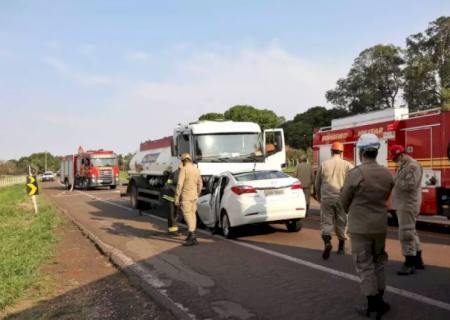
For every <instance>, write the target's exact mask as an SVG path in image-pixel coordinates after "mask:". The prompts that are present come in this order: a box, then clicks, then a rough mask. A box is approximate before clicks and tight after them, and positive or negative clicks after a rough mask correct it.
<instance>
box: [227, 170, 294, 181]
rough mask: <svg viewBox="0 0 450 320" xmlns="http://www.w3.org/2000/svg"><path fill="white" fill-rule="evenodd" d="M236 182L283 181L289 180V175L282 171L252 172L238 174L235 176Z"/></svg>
mask: <svg viewBox="0 0 450 320" xmlns="http://www.w3.org/2000/svg"><path fill="white" fill-rule="evenodd" d="M233 176H234V178H235V179H236V181H255V180H268V179H283V178H289V175H287V174H285V173H283V172H281V171H275V170H274V171H252V172H245V173H238V174H234V175H233Z"/></svg>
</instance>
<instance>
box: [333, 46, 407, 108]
mask: <svg viewBox="0 0 450 320" xmlns="http://www.w3.org/2000/svg"><path fill="white" fill-rule="evenodd" d="M403 64H404V60H403V58H402V55H401V49H400V48H399V47H396V46H393V45H381V44H380V45H376V46H373V47H371V48H368V49H366V50H364V51H362V52H361V53H360V54H359V56H358V57H357V58H356V59H355V61H354V62H353V65H352V67H351V69H350V71H349V73H348V74H347V77H346V78H344V79H339V80H338V81H337V83H336V88H335V89H333V90H329V91H327V92H326V95H325V97H326V99H327V101H328V102H330V103H332V104H333V105H335V106H337V107H340V108H345V109H347V110H348V111H350V112H351V113H352V114H356V113H363V112H368V111H375V110H381V109H386V108H393V107H394V106H395V103H396V98H397V94H398V92H399V90H400V88H401V87H402V70H401V66H402V65H403Z"/></svg>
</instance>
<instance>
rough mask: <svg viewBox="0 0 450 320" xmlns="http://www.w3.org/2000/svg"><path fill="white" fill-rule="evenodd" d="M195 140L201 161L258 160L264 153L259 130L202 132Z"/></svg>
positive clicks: (198, 158)
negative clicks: (250, 131) (217, 132)
mask: <svg viewBox="0 0 450 320" xmlns="http://www.w3.org/2000/svg"><path fill="white" fill-rule="evenodd" d="M194 141H195V154H196V158H197V160H199V161H202V160H203V161H214V160H218V161H228V160H231V161H247V160H248V161H257V160H259V158H261V159H262V155H263V153H262V144H261V138H260V134H259V133H258V132H254V133H231V134H230V133H226V134H223V133H221V134H202V135H196V136H195V139H194ZM256 158H258V159H256Z"/></svg>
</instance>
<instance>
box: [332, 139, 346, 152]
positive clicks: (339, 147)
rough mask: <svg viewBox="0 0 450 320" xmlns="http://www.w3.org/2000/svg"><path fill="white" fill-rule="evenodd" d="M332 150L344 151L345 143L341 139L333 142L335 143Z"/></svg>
mask: <svg viewBox="0 0 450 320" xmlns="http://www.w3.org/2000/svg"><path fill="white" fill-rule="evenodd" d="M331 150H333V151H340V152H344V145H343V144H342V143H340V142H339V141H336V142H333V144H332V145H331Z"/></svg>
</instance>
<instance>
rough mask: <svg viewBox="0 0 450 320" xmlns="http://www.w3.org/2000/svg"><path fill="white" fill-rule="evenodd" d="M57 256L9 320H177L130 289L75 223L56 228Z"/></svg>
mask: <svg viewBox="0 0 450 320" xmlns="http://www.w3.org/2000/svg"><path fill="white" fill-rule="evenodd" d="M56 232H57V236H58V238H59V243H58V246H57V251H56V252H57V254H56V256H55V257H54V258H52V259H51V260H50V261H49V262H48V263H46V264H45V265H44V266H43V268H42V269H41V273H42V276H41V278H40V280H39V281H38V283H36V284H35V285H34V287H33V288H30V289H29V290H28V291H27V293H26V296H25V297H23V298H22V299H20V300H19V301H18V302H17V303H16V304H15V305H14V306H11V307H9V308H7V309H6V310H5V313H3V314H2V313H0V318H5V319H174V318H173V316H172V315H171V314H170V313H169V312H168V311H166V310H163V309H162V308H160V307H159V306H157V305H156V304H155V303H154V302H153V301H151V300H150V298H149V297H148V296H147V295H146V294H145V293H144V292H142V291H141V290H140V289H138V288H136V287H134V286H132V285H131V284H130V282H129V281H128V279H127V278H126V276H125V275H123V274H122V273H121V272H120V271H118V270H117V269H116V268H115V267H114V266H113V265H111V263H110V262H109V260H108V259H107V258H106V257H104V256H103V255H102V254H101V253H100V252H99V251H98V250H97V249H96V247H95V246H94V244H93V243H92V242H90V241H89V240H88V239H87V238H85V237H84V236H83V235H82V233H81V232H80V231H79V229H78V228H76V227H75V226H74V225H73V224H72V223H70V222H68V221H67V220H65V222H64V223H62V224H61V225H60V226H59V227H58V229H57V231H56Z"/></svg>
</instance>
